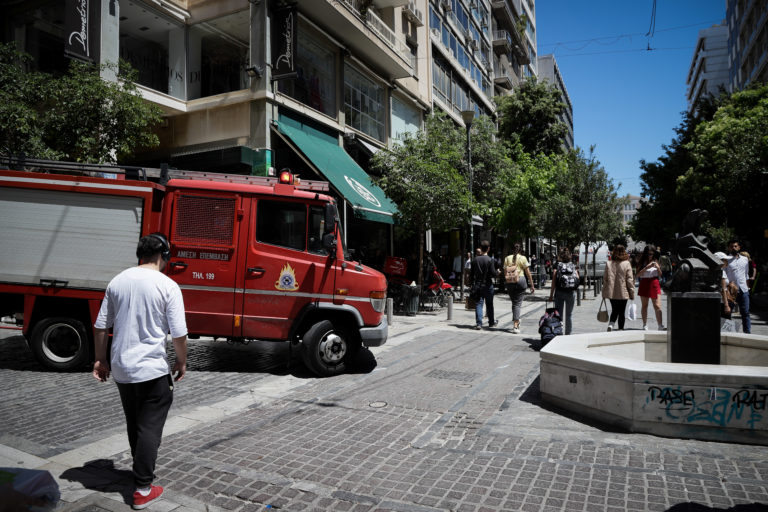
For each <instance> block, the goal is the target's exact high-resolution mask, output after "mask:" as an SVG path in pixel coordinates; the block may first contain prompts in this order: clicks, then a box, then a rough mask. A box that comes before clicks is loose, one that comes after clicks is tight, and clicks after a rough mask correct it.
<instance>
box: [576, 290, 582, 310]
mask: <svg viewBox="0 0 768 512" xmlns="http://www.w3.org/2000/svg"><path fill="white" fill-rule="evenodd" d="M576 305H577V306H581V293H580V292H579V289H578V288H576Z"/></svg>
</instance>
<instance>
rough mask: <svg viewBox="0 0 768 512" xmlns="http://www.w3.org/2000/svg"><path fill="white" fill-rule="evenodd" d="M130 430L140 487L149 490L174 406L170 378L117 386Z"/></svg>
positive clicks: (134, 469) (137, 483) (135, 474)
mask: <svg viewBox="0 0 768 512" xmlns="http://www.w3.org/2000/svg"><path fill="white" fill-rule="evenodd" d="M117 389H118V390H119V391H120V400H121V401H122V402H123V412H125V421H126V425H127V427H128V442H129V443H130V445H131V456H132V457H133V479H134V482H135V484H136V487H147V486H149V485H150V484H151V483H152V481H153V480H154V479H155V462H156V461H157V451H158V449H159V448H160V441H161V440H162V438H163V427H164V426H165V419H166V418H167V417H168V411H169V409H170V408H171V404H172V403H173V380H172V379H171V376H170V375H165V376H163V377H158V378H157V379H153V380H148V381H146V382H139V383H135V384H120V383H118V384H117Z"/></svg>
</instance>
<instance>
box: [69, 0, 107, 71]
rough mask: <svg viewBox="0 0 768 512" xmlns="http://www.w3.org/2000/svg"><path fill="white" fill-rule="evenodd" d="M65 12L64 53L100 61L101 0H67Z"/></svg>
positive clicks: (87, 60)
mask: <svg viewBox="0 0 768 512" xmlns="http://www.w3.org/2000/svg"><path fill="white" fill-rule="evenodd" d="M64 13H65V14H64V54H65V55H67V56H68V57H72V58H75V59H80V60H84V61H86V62H98V61H99V33H100V30H99V27H100V15H101V2H100V1H99V0H65V1H64Z"/></svg>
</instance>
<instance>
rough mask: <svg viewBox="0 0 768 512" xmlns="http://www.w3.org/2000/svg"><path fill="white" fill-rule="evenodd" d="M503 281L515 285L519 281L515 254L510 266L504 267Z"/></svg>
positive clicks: (518, 269) (518, 268)
mask: <svg viewBox="0 0 768 512" xmlns="http://www.w3.org/2000/svg"><path fill="white" fill-rule="evenodd" d="M504 281H506V282H507V284H517V282H518V281H520V267H518V266H517V254H515V257H514V258H513V259H512V265H510V266H508V267H504Z"/></svg>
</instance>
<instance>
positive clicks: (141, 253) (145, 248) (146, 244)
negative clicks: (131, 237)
mask: <svg viewBox="0 0 768 512" xmlns="http://www.w3.org/2000/svg"><path fill="white" fill-rule="evenodd" d="M164 250H165V245H164V244H163V242H162V241H160V239H158V238H155V237H154V236H149V235H147V236H143V237H141V240H139V245H137V246H136V257H137V258H139V261H146V260H151V259H152V258H154V257H155V256H156V255H157V254H162V252H163V251H164Z"/></svg>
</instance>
